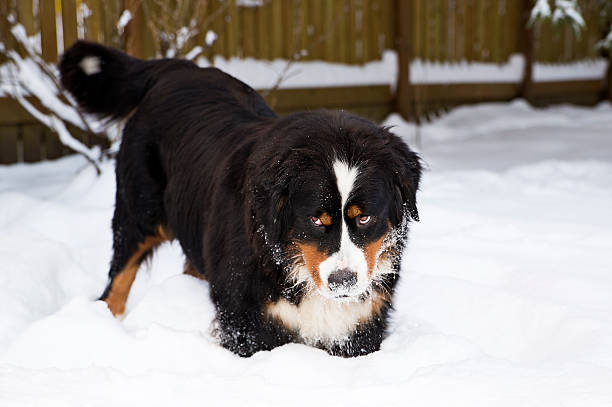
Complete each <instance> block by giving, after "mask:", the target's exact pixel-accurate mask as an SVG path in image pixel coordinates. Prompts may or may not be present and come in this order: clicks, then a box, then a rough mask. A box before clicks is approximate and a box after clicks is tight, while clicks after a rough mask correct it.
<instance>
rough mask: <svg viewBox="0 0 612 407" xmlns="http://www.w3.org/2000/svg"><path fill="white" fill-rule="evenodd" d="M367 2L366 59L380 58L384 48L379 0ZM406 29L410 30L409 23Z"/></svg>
mask: <svg viewBox="0 0 612 407" xmlns="http://www.w3.org/2000/svg"><path fill="white" fill-rule="evenodd" d="M369 3H370V8H369V11H368V12H369V14H370V15H371V18H370V19H369V23H370V27H369V29H368V30H369V32H370V56H369V58H368V59H370V60H371V59H380V58H381V57H382V52H383V51H384V49H385V44H384V42H382V41H381V39H383V38H384V37H382V36H381V34H382V33H381V29H382V27H381V15H380V14H381V7H380V3H381V2H380V0H371V1H370V2H369ZM404 24H408V22H407V21H406V22H404ZM408 29H410V30H412V25H409V26H408ZM383 41H384V40H383Z"/></svg>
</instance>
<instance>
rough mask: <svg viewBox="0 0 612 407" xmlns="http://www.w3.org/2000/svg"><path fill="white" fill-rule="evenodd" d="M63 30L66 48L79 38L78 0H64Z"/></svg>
mask: <svg viewBox="0 0 612 407" xmlns="http://www.w3.org/2000/svg"><path fill="white" fill-rule="evenodd" d="M62 31H63V33H64V49H68V48H69V47H70V46H71V45H72V44H74V43H75V42H76V40H77V12H76V0H62Z"/></svg>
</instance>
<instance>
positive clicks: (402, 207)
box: [383, 129, 422, 223]
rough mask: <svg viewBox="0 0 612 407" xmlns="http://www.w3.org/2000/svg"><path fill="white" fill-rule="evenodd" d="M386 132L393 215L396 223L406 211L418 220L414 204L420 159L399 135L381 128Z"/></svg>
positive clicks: (418, 180) (419, 172)
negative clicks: (393, 200)
mask: <svg viewBox="0 0 612 407" xmlns="http://www.w3.org/2000/svg"><path fill="white" fill-rule="evenodd" d="M383 131H385V133H387V137H388V142H387V146H388V148H389V149H390V154H391V160H390V164H391V169H392V171H393V175H392V178H393V184H394V188H395V194H396V198H397V199H396V200H395V202H397V204H396V207H395V208H394V215H395V217H396V220H397V222H398V223H400V222H401V220H402V219H403V217H404V214H405V212H406V211H408V214H409V215H410V217H411V218H412V219H413V220H415V221H418V220H419V212H418V210H417V206H416V193H417V190H418V189H419V182H420V180H421V171H422V167H421V161H420V158H419V156H418V155H417V154H416V153H415V152H414V151H412V150H410V148H408V146H407V145H406V143H404V142H403V141H402V140H401V139H400V138H399V137H397V136H396V135H394V134H392V133H390V132H389V131H388V129H383Z"/></svg>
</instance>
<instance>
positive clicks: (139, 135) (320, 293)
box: [59, 41, 421, 357]
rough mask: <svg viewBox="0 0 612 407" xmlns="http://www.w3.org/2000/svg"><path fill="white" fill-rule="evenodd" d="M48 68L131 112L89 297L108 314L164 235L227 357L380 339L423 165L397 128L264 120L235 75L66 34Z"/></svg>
mask: <svg viewBox="0 0 612 407" xmlns="http://www.w3.org/2000/svg"><path fill="white" fill-rule="evenodd" d="M59 71H60V75H61V84H62V85H63V86H64V88H65V89H67V90H68V91H69V92H70V93H71V94H72V96H73V97H74V99H75V100H76V101H77V102H78V104H79V105H80V106H81V107H82V109H83V110H85V111H87V112H89V113H92V114H97V115H98V116H100V117H104V118H108V119H121V118H129V119H127V122H126V123H125V126H124V129H123V136H122V140H121V146H120V149H119V152H118V154H117V158H116V180H117V191H116V201H115V202H116V203H115V211H114V215H113V220H112V229H113V256H112V260H111V264H110V271H109V281H108V285H107V286H106V289H105V290H104V293H103V294H102V296H101V298H100V299H101V300H103V301H105V302H106V303H107V304H108V307H109V309H110V311H111V312H112V313H113V314H114V315H115V316H121V315H122V314H123V313H124V312H125V302H126V299H127V297H128V294H129V291H130V286H131V285H132V283H133V281H134V278H135V276H136V273H137V271H138V268H139V265H140V264H141V263H142V261H143V260H144V259H146V258H147V256H149V255H150V254H151V253H152V252H153V250H154V249H155V248H156V247H157V246H158V245H160V244H161V243H163V242H165V241H168V240H173V239H176V240H178V242H179V243H180V245H181V248H182V250H183V252H184V254H185V258H186V264H185V271H186V272H188V273H190V274H194V275H198V276H201V277H202V278H204V279H205V280H207V281H208V282H209V284H210V295H211V299H212V301H213V303H214V306H215V309H216V319H215V325H216V327H217V328H216V332H217V334H218V340H219V342H220V343H221V345H222V346H224V347H226V348H227V349H229V350H231V351H233V352H234V353H236V354H238V355H240V356H244V357H247V356H250V355H252V354H254V353H255V352H258V351H262V350H271V349H273V348H275V347H278V346H281V345H283V344H287V343H290V342H297V343H303V344H307V345H310V346H314V347H317V348H321V349H324V350H326V351H327V352H328V353H330V354H331V355H338V356H344V357H352V356H358V355H365V354H369V353H371V352H374V351H376V350H378V349H379V348H380V345H381V342H382V340H383V338H384V337H385V332H386V329H387V326H388V317H389V312H390V310H391V306H392V298H393V292H394V288H395V286H396V283H397V281H398V276H399V271H400V262H401V257H402V252H403V249H404V246H405V243H406V240H407V233H408V227H409V223H410V221H411V220H418V211H417V206H416V193H417V189H418V187H419V180H420V176H421V164H420V160H419V157H418V156H417V154H416V153H415V152H413V151H411V150H410V149H409V148H408V146H407V145H406V144H405V143H404V142H403V141H401V140H400V138H398V137H397V136H395V135H393V134H392V133H391V132H390V131H389V129H387V128H384V127H380V126H378V125H376V124H375V123H373V122H371V121H369V120H367V119H364V118H362V117H359V116H356V115H353V114H350V113H347V112H344V111H328V110H318V111H306V112H300V113H293V114H289V115H287V116H285V117H278V116H277V115H276V114H275V113H274V112H273V111H272V109H271V108H270V107H269V106H268V105H267V104H266V102H265V101H264V99H263V98H262V97H261V96H260V95H259V94H258V93H257V92H255V91H254V90H253V89H252V88H251V87H249V86H248V85H246V84H245V83H243V82H241V81H239V80H237V79H236V78H233V77H232V76H230V75H228V74H226V73H224V72H222V71H220V70H218V69H216V68H199V67H198V66H197V65H195V64H193V63H192V62H189V61H185V60H178V59H159V60H147V61H145V60H140V59H136V58H133V57H130V56H128V55H126V54H124V53H122V52H120V51H118V50H115V49H112V48H107V47H104V46H102V45H99V44H96V43H91V42H86V41H79V42H77V43H76V44H75V45H73V46H72V47H71V48H70V49H68V50H67V51H66V52H65V53H64V55H63V56H62V58H61V60H60V63H59Z"/></svg>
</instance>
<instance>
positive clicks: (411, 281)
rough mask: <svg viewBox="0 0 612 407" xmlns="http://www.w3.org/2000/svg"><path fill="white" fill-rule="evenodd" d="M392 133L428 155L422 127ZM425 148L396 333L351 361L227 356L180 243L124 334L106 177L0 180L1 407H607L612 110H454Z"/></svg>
mask: <svg viewBox="0 0 612 407" xmlns="http://www.w3.org/2000/svg"><path fill="white" fill-rule="evenodd" d="M386 124H388V125H395V127H394V131H395V132H396V133H397V134H399V135H401V136H402V137H404V138H405V140H407V142H409V143H410V144H412V145H413V146H415V145H417V139H415V133H416V131H417V129H416V127H415V126H414V125H413V124H409V123H406V122H403V121H402V120H401V119H399V118H398V116H396V115H392V116H390V117H389V118H388V119H387V121H386ZM419 134H420V136H419V138H418V144H419V145H420V147H419V150H420V154H421V155H422V157H423V159H424V163H425V166H426V168H427V170H426V172H425V173H424V177H423V183H422V187H421V192H420V193H419V211H420V215H421V216H420V217H421V222H419V223H415V224H413V225H412V228H411V233H410V242H409V247H408V249H407V252H406V255H405V258H404V262H403V265H402V279H401V281H400V286H399V288H398V291H397V296H396V302H395V308H396V311H395V312H394V314H393V318H392V324H391V329H390V332H389V333H390V334H389V337H388V338H387V339H386V340H385V341H384V342H383V345H382V350H381V351H379V352H376V353H373V354H371V355H368V356H365V357H359V358H355V359H341V358H336V357H331V356H329V355H327V354H326V353H325V352H323V351H320V350H317V349H313V348H310V347H307V346H304V345H297V344H291V345H287V346H283V347H280V348H277V349H275V350H273V351H271V352H261V353H258V354H256V355H254V356H253V357H252V358H249V359H241V358H239V357H237V356H235V355H233V354H232V353H230V352H229V351H227V350H225V349H223V348H221V347H220V346H219V345H218V344H217V343H216V341H215V339H214V337H213V335H212V334H211V323H212V320H213V307H212V305H211V303H210V301H209V299H208V284H207V283H206V282H203V281H200V280H197V279H195V278H193V277H190V276H186V275H182V274H180V273H181V270H182V262H183V256H182V254H181V252H180V248H179V247H178V245H176V244H173V245H166V246H164V247H162V249H161V250H160V251H159V252H158V253H157V254H156V256H155V257H154V259H153V260H152V263H151V265H150V266H149V267H148V268H147V269H146V270H143V271H141V272H140V273H139V274H138V276H137V280H136V282H135V284H134V287H133V290H132V294H131V295H130V299H129V301H128V313H127V316H126V318H125V319H124V320H123V321H118V320H116V319H115V318H113V317H112V315H111V314H110V312H109V311H108V310H107V309H106V307H105V304H104V303H102V302H99V301H95V298H96V297H97V296H98V295H99V294H100V293H101V291H102V289H103V288H104V285H105V283H106V273H107V266H108V262H109V259H110V255H111V232H110V222H111V216H112V210H113V200H114V188H115V184H114V174H113V171H114V165H113V162H112V161H107V162H104V163H103V165H102V174H101V175H100V176H99V177H96V175H95V171H94V169H93V168H92V167H91V166H89V165H87V164H86V162H85V160H84V158H82V157H80V156H70V157H66V158H62V159H59V160H57V161H49V162H43V163H37V164H15V165H10V166H0V207H1V208H2V209H3V210H2V211H1V212H0V227H1V228H2V230H3V233H2V234H1V235H0V264H1V265H2V266H1V267H2V270H1V272H0V405H2V406H32V405H48V406H79V407H80V406H83V405H87V406H106V405H113V406H133V405H142V404H147V405H152V406H162V405H164V406H165V405H177V406H178V405H180V406H196V405H197V406H200V405H208V404H210V405H219V404H222V403H223V404H227V405H238V404H239V403H242V404H245V403H248V404H249V405H269V406H275V405H279V406H280V405H308V406H312V405H317V404H318V405H334V404H336V405H370V406H371V405H406V404H407V403H411V404H414V405H419V406H440V405H451V404H452V405H466V406H468V405H469V406H491V405H496V406H512V407H515V406H518V405H521V406H523V405H533V406H559V405H563V406H603V405H611V404H612V386H610V383H612V296H611V295H610V292H612V275H611V274H610V265H611V263H610V248H611V247H612V217H610V203H611V202H612V105H610V104H601V105H599V106H597V107H595V108H590V109H587V108H578V107H571V106H558V107H553V108H548V109H544V110H540V109H538V110H536V109H533V108H531V107H530V106H528V105H527V104H526V103H525V102H522V101H515V102H512V103H507V104H502V103H499V104H482V105H476V106H470V107H460V108H457V109H455V110H453V111H452V112H450V113H449V114H447V115H446V116H443V117H441V118H439V119H438V120H436V121H434V122H433V123H430V124H427V125H423V126H421V128H420V129H419Z"/></svg>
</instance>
